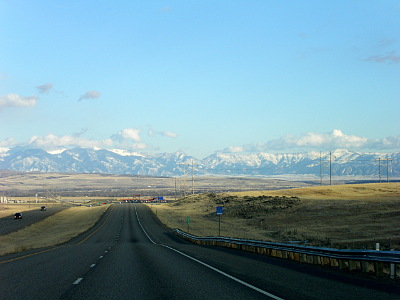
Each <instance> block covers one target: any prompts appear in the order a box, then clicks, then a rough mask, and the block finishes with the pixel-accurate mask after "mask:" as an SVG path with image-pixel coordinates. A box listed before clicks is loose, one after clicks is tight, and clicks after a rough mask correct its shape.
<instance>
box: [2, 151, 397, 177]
mask: <svg viewBox="0 0 400 300" xmlns="http://www.w3.org/2000/svg"><path fill="white" fill-rule="evenodd" d="M399 162H400V152H396V153H391V154H386V153H360V152H352V151H349V150H344V149H338V150H335V151H333V152H331V153H330V152H301V153H278V154H277V153H240V154H239V153H221V152H219V153H214V154H212V155H210V156H208V157H206V158H204V159H197V158H195V157H192V156H188V155H186V154H185V153H183V152H182V151H178V152H175V153H159V154H154V153H137V152H135V153H129V152H127V151H124V150H106V149H96V150H95V149H88V148H74V149H69V150H64V151H60V152H47V151H45V150H43V149H32V148H25V147H14V148H10V149H8V148H2V149H0V169H5V170H14V171H22V172H33V171H35V172H61V173H106V174H132V175H150V176H167V177H173V176H183V175H184V174H187V175H191V174H195V175H197V176H200V175H220V176H278V175H286V176H292V175H293V176H294V175H307V176H310V175H311V176H316V177H319V176H320V175H323V176H327V175H328V176H329V174H330V173H331V174H332V176H344V175H348V176H369V177H374V178H379V176H380V177H381V178H382V179H385V178H386V176H387V174H388V171H389V176H390V177H399V176H400V166H399Z"/></svg>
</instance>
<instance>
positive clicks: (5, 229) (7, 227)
mask: <svg viewBox="0 0 400 300" xmlns="http://www.w3.org/2000/svg"><path fill="white" fill-rule="evenodd" d="M66 208H67V206H54V207H53V206H50V207H47V206H46V211H40V207H38V208H37V209H34V210H28V211H21V213H22V219H14V215H11V216H8V217H4V218H0V236H1V235H6V234H9V233H11V232H14V231H18V230H20V229H22V228H24V227H26V226H29V225H32V224H34V223H36V222H39V221H42V220H44V219H45V218H47V217H49V216H51V215H54V214H55V213H58V212H60V211H62V210H64V209H66Z"/></svg>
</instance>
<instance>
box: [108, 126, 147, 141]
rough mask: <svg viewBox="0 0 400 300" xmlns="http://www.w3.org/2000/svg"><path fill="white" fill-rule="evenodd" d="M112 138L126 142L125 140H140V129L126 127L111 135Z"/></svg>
mask: <svg viewBox="0 0 400 300" xmlns="http://www.w3.org/2000/svg"><path fill="white" fill-rule="evenodd" d="M112 138H113V139H114V140H115V141H117V142H120V143H122V142H127V141H134V142H140V141H141V137H140V129H138V128H126V129H123V130H121V131H120V132H118V133H117V134H115V135H113V136H112Z"/></svg>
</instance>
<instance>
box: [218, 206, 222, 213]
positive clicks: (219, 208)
mask: <svg viewBox="0 0 400 300" xmlns="http://www.w3.org/2000/svg"><path fill="white" fill-rule="evenodd" d="M217 215H222V206H217Z"/></svg>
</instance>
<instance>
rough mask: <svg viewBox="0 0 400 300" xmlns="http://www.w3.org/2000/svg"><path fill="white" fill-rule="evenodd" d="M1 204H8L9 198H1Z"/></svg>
mask: <svg viewBox="0 0 400 300" xmlns="http://www.w3.org/2000/svg"><path fill="white" fill-rule="evenodd" d="M0 203H8V198H7V197H5V196H0Z"/></svg>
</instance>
